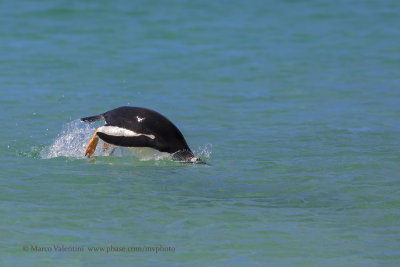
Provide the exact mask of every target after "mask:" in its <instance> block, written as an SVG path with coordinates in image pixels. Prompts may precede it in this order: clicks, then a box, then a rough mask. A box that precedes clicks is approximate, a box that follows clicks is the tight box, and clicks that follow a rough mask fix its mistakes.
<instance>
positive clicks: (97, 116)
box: [81, 114, 104, 122]
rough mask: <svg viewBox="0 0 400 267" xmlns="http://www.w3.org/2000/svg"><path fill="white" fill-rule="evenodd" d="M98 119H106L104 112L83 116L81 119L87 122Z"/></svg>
mask: <svg viewBox="0 0 400 267" xmlns="http://www.w3.org/2000/svg"><path fill="white" fill-rule="evenodd" d="M98 120H104V116H103V114H100V115H96V116H90V117H85V118H81V121H85V122H93V121H98Z"/></svg>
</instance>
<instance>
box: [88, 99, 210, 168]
mask: <svg viewBox="0 0 400 267" xmlns="http://www.w3.org/2000/svg"><path fill="white" fill-rule="evenodd" d="M98 120H104V121H105V124H104V125H103V126H101V127H99V128H97V130H96V131H95V133H94V135H93V138H92V139H91V140H90V142H89V144H88V146H87V148H86V152H85V156H86V157H88V158H90V156H91V155H92V154H93V153H94V151H95V150H96V147H97V143H98V141H99V138H100V139H101V140H103V141H104V148H105V149H106V148H107V147H108V144H112V145H115V146H122V147H150V148H153V149H156V150H158V151H160V152H168V153H170V154H171V155H172V159H173V160H174V161H182V162H187V163H196V164H206V163H205V162H203V161H202V160H200V159H199V158H196V157H195V156H194V154H193V152H192V151H191V150H190V148H189V146H188V144H187V143H186V140H185V138H184V137H183V135H182V133H181V132H180V131H179V129H178V128H177V127H176V126H175V125H174V124H173V123H172V122H171V121H170V120H168V119H167V118H166V117H164V116H163V115H161V114H160V113H158V112H157V111H154V110H151V109H147V108H141V107H129V106H123V107H119V108H116V109H113V110H109V111H107V112H104V113H102V114H99V115H95V116H90V117H85V118H81V121H83V122H93V121H98Z"/></svg>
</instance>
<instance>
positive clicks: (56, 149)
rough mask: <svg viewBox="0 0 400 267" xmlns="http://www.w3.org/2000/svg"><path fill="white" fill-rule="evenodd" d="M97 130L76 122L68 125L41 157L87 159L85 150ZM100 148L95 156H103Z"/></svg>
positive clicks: (42, 152) (41, 153)
mask: <svg viewBox="0 0 400 267" xmlns="http://www.w3.org/2000/svg"><path fill="white" fill-rule="evenodd" d="M95 131H96V128H95V127H94V126H92V125H91V124H88V123H83V122H81V121H80V120H75V121H72V122H70V123H67V124H66V125H65V126H64V127H63V129H62V131H61V133H60V134H59V135H58V136H57V138H56V139H55V140H54V141H53V143H52V144H51V145H50V146H48V147H45V148H44V149H43V150H42V151H41V152H40V156H41V157H42V158H45V159H49V158H56V157H71V158H85V150H86V147H87V145H88V144H89V142H90V139H91V138H92V137H93V134H94V132H95ZM101 154H102V148H101V147H99V146H98V148H97V150H96V152H95V155H97V156H98V155H101Z"/></svg>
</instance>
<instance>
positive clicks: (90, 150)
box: [85, 131, 99, 158]
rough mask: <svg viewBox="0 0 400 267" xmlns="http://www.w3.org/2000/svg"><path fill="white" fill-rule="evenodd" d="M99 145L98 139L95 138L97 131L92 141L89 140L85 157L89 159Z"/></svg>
mask: <svg viewBox="0 0 400 267" xmlns="http://www.w3.org/2000/svg"><path fill="white" fill-rule="evenodd" d="M98 143H99V137H98V136H97V131H96V132H95V133H94V135H93V138H92V140H90V142H89V144H88V146H87V148H86V151H85V156H86V157H88V158H90V156H91V155H92V154H93V153H94V151H96V147H97V144H98Z"/></svg>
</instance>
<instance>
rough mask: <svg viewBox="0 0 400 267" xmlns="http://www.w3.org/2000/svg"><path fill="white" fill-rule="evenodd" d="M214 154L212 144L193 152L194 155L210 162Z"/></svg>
mask: <svg viewBox="0 0 400 267" xmlns="http://www.w3.org/2000/svg"><path fill="white" fill-rule="evenodd" d="M211 153H212V144H206V145H203V146H200V147H198V148H197V149H195V150H194V151H193V154H194V155H195V156H196V157H197V158H200V159H202V160H209V159H210V158H211Z"/></svg>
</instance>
